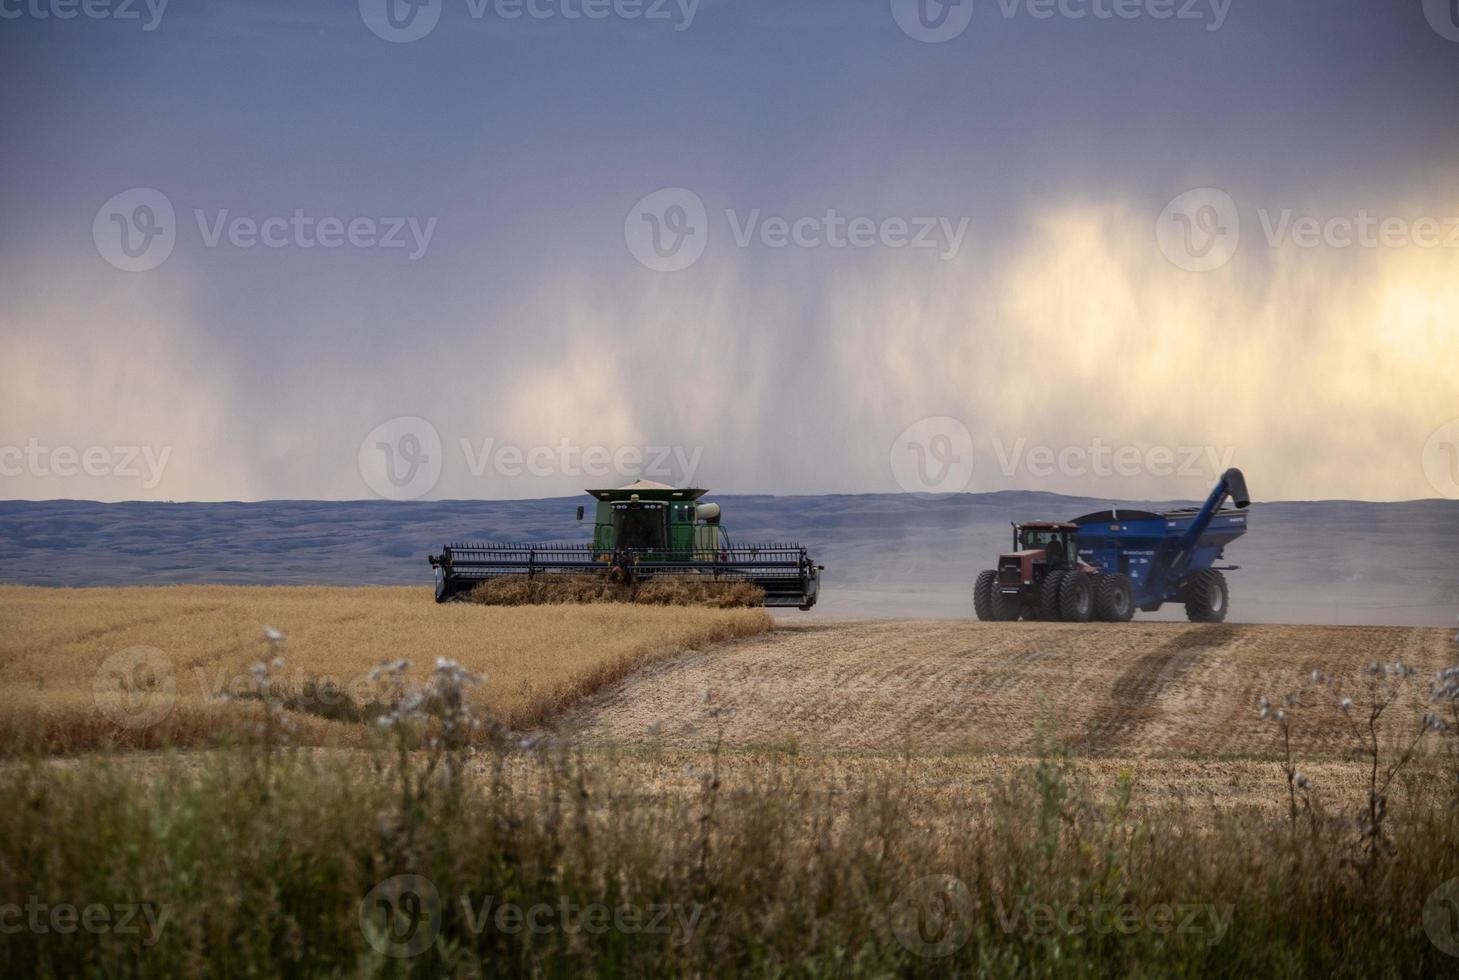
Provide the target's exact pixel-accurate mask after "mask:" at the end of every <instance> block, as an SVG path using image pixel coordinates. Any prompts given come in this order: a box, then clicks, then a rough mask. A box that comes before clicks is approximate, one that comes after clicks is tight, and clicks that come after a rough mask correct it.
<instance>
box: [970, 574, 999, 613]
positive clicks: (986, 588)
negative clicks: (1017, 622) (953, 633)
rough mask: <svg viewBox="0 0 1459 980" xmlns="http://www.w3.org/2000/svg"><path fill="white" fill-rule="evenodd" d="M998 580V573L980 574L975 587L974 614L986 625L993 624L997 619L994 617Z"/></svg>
mask: <svg viewBox="0 0 1459 980" xmlns="http://www.w3.org/2000/svg"><path fill="white" fill-rule="evenodd" d="M997 580H998V573H997V572H995V571H992V570H991V569H990V570H989V571H986V572H979V573H978V581H977V584H975V585H974V586H973V612H975V613H977V614H978V618H979V619H981V620H982V621H983V622H985V623H990V622H993V620H994V619H995V618H996V617H995V616H994V615H993V610H994V608H995V607H994V605H993V596H994V592H993V585H994V583H995V582H997Z"/></svg>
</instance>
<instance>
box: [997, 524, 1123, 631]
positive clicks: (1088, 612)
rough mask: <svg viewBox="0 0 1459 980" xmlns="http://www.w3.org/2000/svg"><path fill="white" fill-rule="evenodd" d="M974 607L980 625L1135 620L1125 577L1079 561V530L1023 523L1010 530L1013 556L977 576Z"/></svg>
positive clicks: (1004, 556) (1002, 558) (1070, 526)
mask: <svg viewBox="0 0 1459 980" xmlns="http://www.w3.org/2000/svg"><path fill="white" fill-rule="evenodd" d="M973 607H974V610H975V611H976V612H977V614H978V618H979V619H982V620H993V621H998V620H1002V621H1011V620H1015V619H1019V618H1023V619H1047V620H1063V621H1065V622H1073V623H1087V622H1089V621H1090V620H1091V619H1101V620H1105V621H1107V622H1112V623H1123V622H1127V621H1128V620H1129V619H1130V617H1131V616H1133V615H1134V614H1135V600H1134V595H1133V590H1132V589H1131V587H1130V580H1129V577H1128V576H1126V575H1124V574H1121V573H1119V572H1116V573H1114V574H1112V575H1105V574H1102V573H1101V572H1100V569H1099V568H1098V567H1097V566H1094V565H1091V564H1089V563H1088V562H1086V561H1083V560H1081V559H1080V557H1079V525H1077V524H1069V523H1062V522H1058V521H1027V522H1025V523H1023V524H1015V525H1014V526H1013V550H1012V551H1010V552H1007V553H1006V554H1002V555H999V556H998V567H997V569H989V570H988V571H986V572H983V573H982V574H981V575H979V576H978V581H977V584H976V585H975V586H974V587H973Z"/></svg>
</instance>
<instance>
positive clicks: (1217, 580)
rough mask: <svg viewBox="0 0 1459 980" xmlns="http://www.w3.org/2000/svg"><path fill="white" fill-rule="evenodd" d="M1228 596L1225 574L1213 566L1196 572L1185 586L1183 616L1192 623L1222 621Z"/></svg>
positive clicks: (1224, 616)
mask: <svg viewBox="0 0 1459 980" xmlns="http://www.w3.org/2000/svg"><path fill="white" fill-rule="evenodd" d="M1230 597H1231V596H1230V593H1229V592H1228V591H1227V589H1226V576H1224V575H1222V574H1221V573H1220V572H1218V571H1216V570H1215V569H1214V568H1207V569H1203V570H1202V571H1199V572H1196V574H1195V575H1193V576H1192V577H1191V580H1190V583H1189V584H1188V585H1186V588H1185V617H1186V619H1189V620H1190V621H1191V622H1192V623H1219V622H1223V621H1224V620H1225V619H1226V607H1227V605H1228V602H1229V600H1230Z"/></svg>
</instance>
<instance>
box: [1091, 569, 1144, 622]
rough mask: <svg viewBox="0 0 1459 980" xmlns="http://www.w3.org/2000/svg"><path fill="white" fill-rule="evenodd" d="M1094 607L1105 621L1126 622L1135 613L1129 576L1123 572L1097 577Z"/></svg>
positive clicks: (1133, 596) (1133, 595)
mask: <svg viewBox="0 0 1459 980" xmlns="http://www.w3.org/2000/svg"><path fill="white" fill-rule="evenodd" d="M1094 609H1095V613H1096V615H1097V616H1098V618H1099V619H1102V620H1104V621H1105V622H1106V623H1128V622H1129V621H1130V619H1131V617H1133V616H1134V615H1135V594H1134V590H1133V589H1131V588H1130V577H1129V576H1128V575H1125V574H1124V573H1123V572H1115V573H1113V574H1111V575H1101V576H1100V577H1099V585H1098V589H1097V590H1096V592H1095V594H1094Z"/></svg>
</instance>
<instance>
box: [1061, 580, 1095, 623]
mask: <svg viewBox="0 0 1459 980" xmlns="http://www.w3.org/2000/svg"><path fill="white" fill-rule="evenodd" d="M1090 577H1091V576H1089V575H1085V574H1082V573H1080V572H1065V573H1064V579H1063V581H1062V582H1060V583H1059V615H1060V616H1061V617H1063V619H1064V620H1065V621H1066V622H1070V623H1087V622H1089V618H1090V616H1092V615H1093V614H1094V590H1093V589H1092V588H1091V587H1090V583H1089V579H1090Z"/></svg>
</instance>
